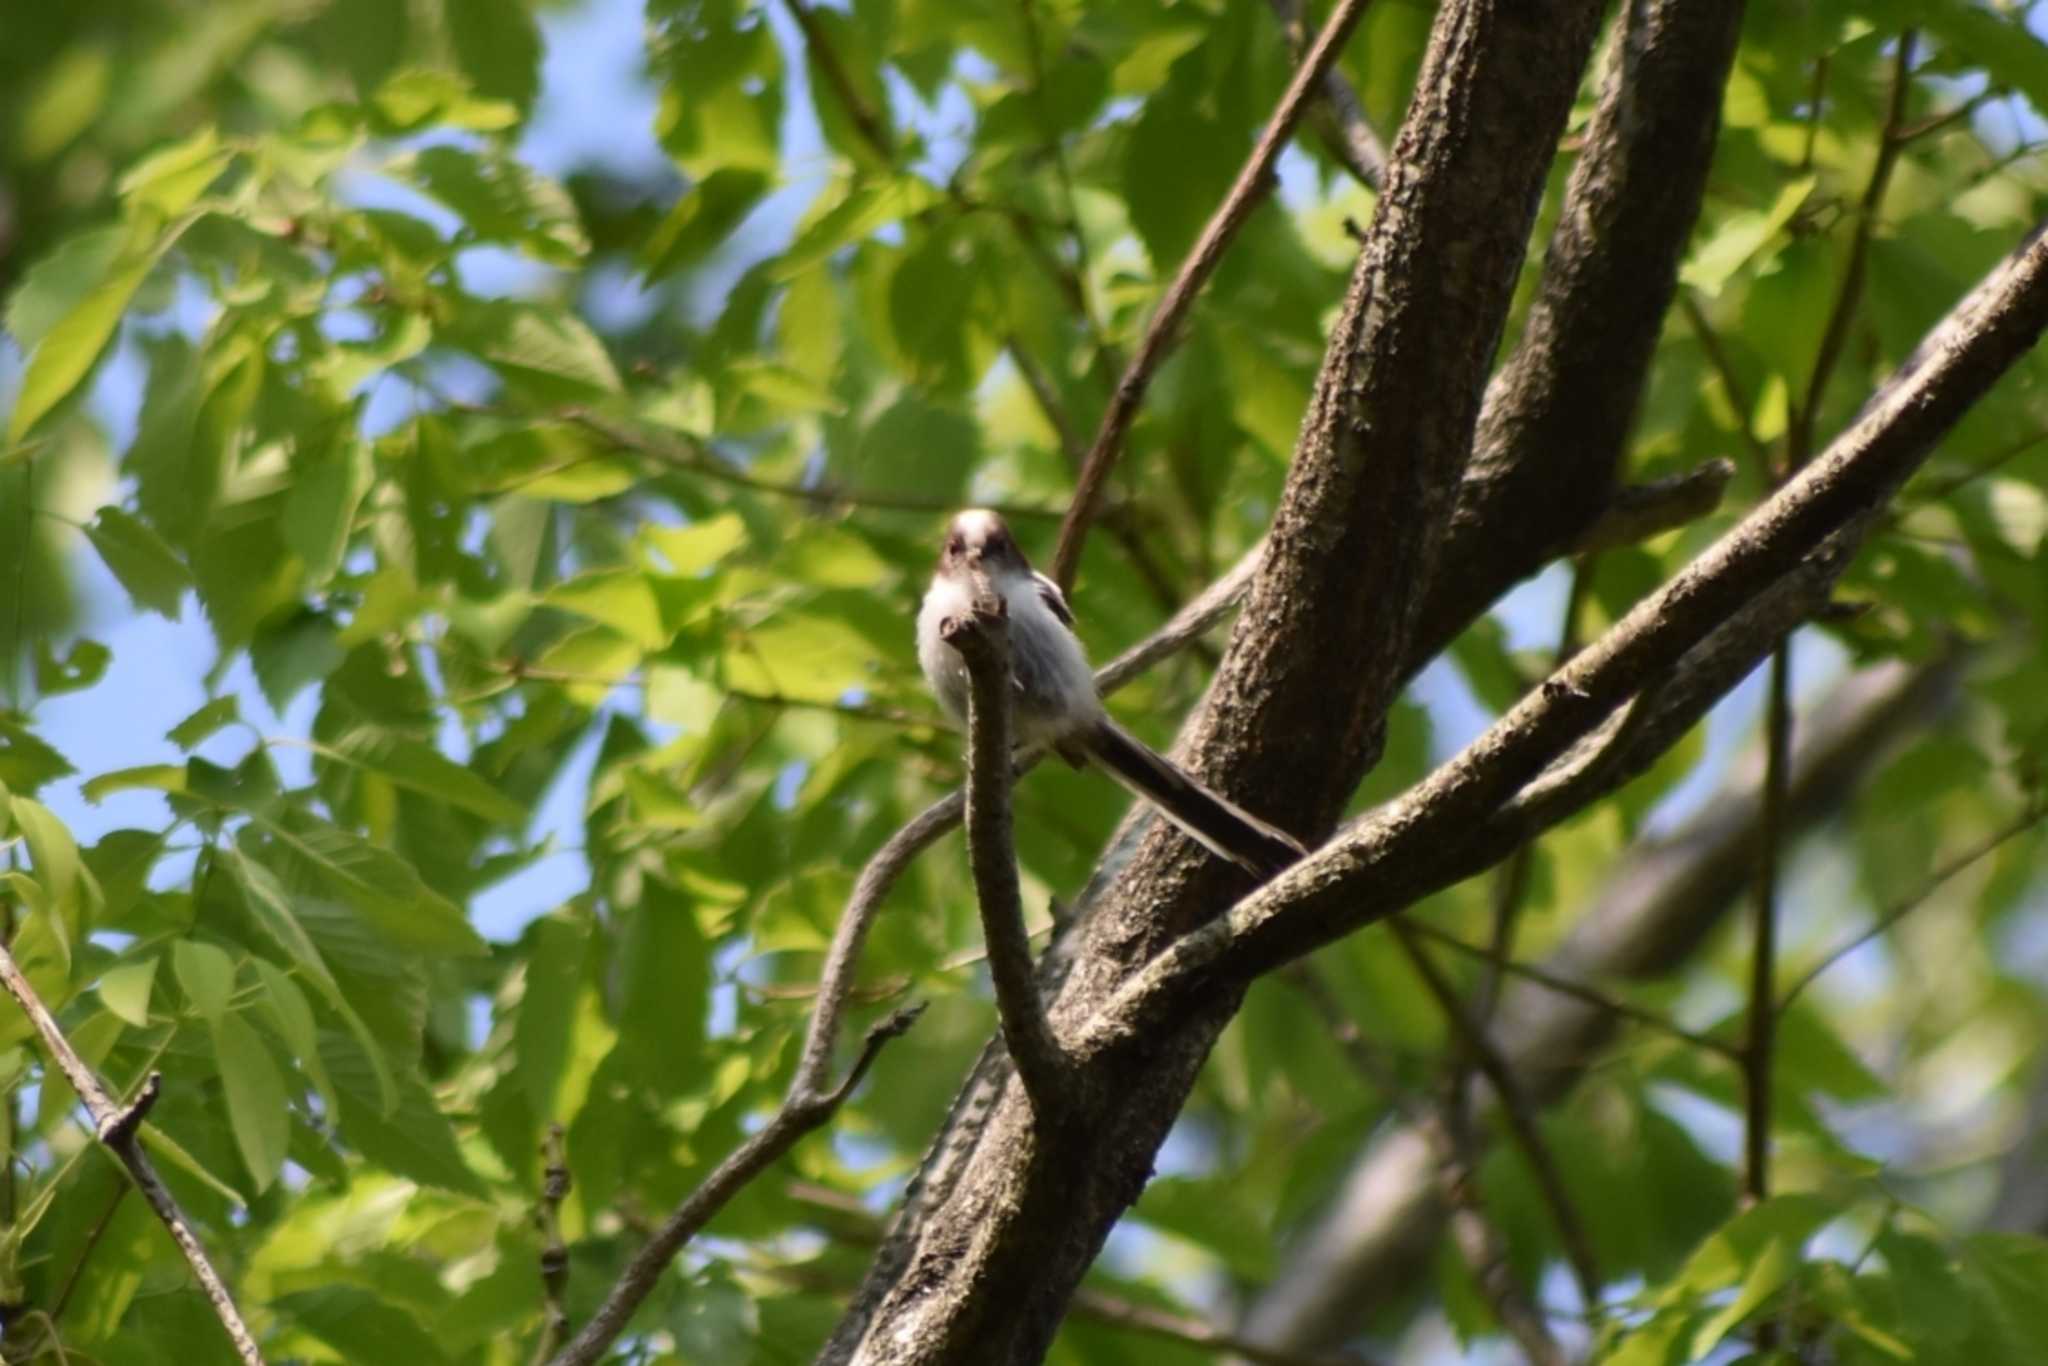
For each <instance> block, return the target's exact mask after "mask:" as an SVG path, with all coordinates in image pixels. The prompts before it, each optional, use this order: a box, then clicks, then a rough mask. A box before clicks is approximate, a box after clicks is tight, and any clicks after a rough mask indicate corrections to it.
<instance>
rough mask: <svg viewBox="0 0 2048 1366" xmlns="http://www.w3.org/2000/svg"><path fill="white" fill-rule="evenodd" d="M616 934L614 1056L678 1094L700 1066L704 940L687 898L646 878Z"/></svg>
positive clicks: (707, 963)
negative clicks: (617, 980)
mask: <svg viewBox="0 0 2048 1366" xmlns="http://www.w3.org/2000/svg"><path fill="white" fill-rule="evenodd" d="M623 936H624V939H623V944H622V946H621V949H620V953H619V962H620V964H621V967H622V980H621V981H620V983H619V993H620V999H619V1043H618V1048H619V1051H620V1054H621V1060H622V1061H623V1062H625V1063H626V1065H627V1066H628V1067H630V1068H631V1069H632V1070H633V1072H634V1073H635V1074H636V1075H637V1076H639V1077H640V1078H641V1080H642V1081H643V1082H644V1083H645V1084H646V1085H648V1086H649V1087H651V1088H652V1089H653V1090H654V1092H655V1094H657V1095H675V1094H679V1093H680V1092H682V1090H683V1089H684V1088H685V1087H687V1086H688V1085H689V1084H690V1082H691V1080H692V1079H693V1078H695V1077H697V1076H699V1075H701V1073H702V1071H703V1067H704V1060H703V1050H704V1021H705V1016H706V1010H707V1007H708V1005H709V1001H710V991H711V945H710V942H709V941H708V940H707V939H705V937H704V935H703V932H702V931H701V930H700V929H699V928H698V926H697V917H696V914H695V912H694V910H693V909H692V907H691V905H690V902H689V899H688V898H687V897H685V896H684V895H683V894H682V893H680V892H678V891H676V890H675V889H674V888H672V887H670V886H668V885H667V884H666V883H663V882H659V881H657V880H655V879H653V878H649V879H647V880H646V881H645V882H643V883H642V884H641V890H640V899H639V903H638V904H637V905H635V906H634V907H633V909H632V911H631V912H630V914H629V915H628V917H627V920H626V924H625V928H624V931H623Z"/></svg>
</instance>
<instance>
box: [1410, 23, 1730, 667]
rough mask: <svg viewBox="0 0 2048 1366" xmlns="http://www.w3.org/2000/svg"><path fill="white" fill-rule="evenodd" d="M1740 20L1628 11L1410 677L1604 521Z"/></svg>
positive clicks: (1470, 477)
mask: <svg viewBox="0 0 2048 1366" xmlns="http://www.w3.org/2000/svg"><path fill="white" fill-rule="evenodd" d="M1742 9H1743V7H1742V4H1741V3H1740V0H1630V2H1629V3H1628V4H1626V5H1625V6H1624V7H1623V10H1622V14H1621V16H1620V20H1619V23H1618V27H1617V31H1616V34H1615V38H1614V43H1613V51H1612V54H1611V56H1610V58H1609V60H1608V63H1607V71H1606V74H1605V76H1604V77H1603V80H1602V85H1601V91H1600V105H1599V108H1598V109H1597V110H1596V111H1595V112H1594V116H1593V121H1592V123H1591V124H1590V126H1589V127H1588V128H1587V130H1586V140H1585V146H1584V148H1583V149H1582V150H1581V151H1580V153H1579V160H1578V164H1577V165H1576V166H1574V167H1573V168H1572V176H1571V180H1570V182H1569V184H1568V185H1567V186H1566V190H1565V199H1564V204H1563V207H1562V211H1561V212H1560V214H1559V217H1558V222H1557V227H1556V229H1555V231H1554V232H1553V234H1552V236H1551V241H1550V247H1549V250H1548V252H1547V253H1546V255H1545V257H1544V263H1543V276H1542V279H1541V281H1540V282H1539V283H1538V286H1537V292H1536V298H1535V301H1534V303H1533V304H1531V306H1530V309H1529V317H1528V321H1527V322H1526V323H1525V324H1524V325H1523V328H1522V334H1521V337H1520V339H1519V340H1518V341H1517V343H1516V345H1515V350H1514V353H1513V354H1512V355H1511V356H1510V357H1509V358H1508V360H1507V362H1506V363H1505V364H1504V365H1502V366H1501V368H1500V371H1499V373H1498V374H1496V375H1495V376H1494V379H1493V382H1492V384H1491V385H1489V386H1488V388H1487V393H1486V406H1485V408H1484V410H1483V412H1482V414H1481V416H1480V420H1479V433H1478V437H1477V440H1476V441H1475V443H1474V448H1473V453H1472V463H1471V467H1470V469H1468V470H1467V471H1466V474H1465V481H1464V484H1463V486H1462V487H1461V488H1460V489H1459V491H1458V503H1457V511H1456V513H1455V515H1454V516H1453V517H1452V519H1451V527H1450V534H1449V539H1448V541H1447V543H1446V545H1445V547H1444V555H1443V565H1442V568H1441V570H1440V571H1439V573H1438V574H1437V577H1436V579H1435V580H1434V581H1433V582H1432V583H1431V585H1430V592H1429V602H1428V605H1427V606H1426V607H1425V608H1424V611H1423V615H1422V626H1421V628H1420V630H1419V632H1418V634H1417V637H1416V640H1415V642H1414V644H1413V646H1412V647H1411V651H1410V656H1409V665H1410V668H1411V669H1419V668H1420V667H1421V666H1422V665H1424V664H1426V663H1428V662H1429V660H1430V659H1432V658H1434V657H1435V655H1436V654H1437V652H1438V651H1440V650H1442V649H1443V647H1444V646H1446V645H1448V644H1450V642H1451V641H1452V640H1453V639H1454V638H1456V636H1457V634H1458V632H1460V631H1462V630H1464V628H1465V627H1466V626H1467V625H1468V624H1469V623H1470V622H1471V621H1472V619H1473V618H1474V617H1476V616H1478V615H1479V614H1480V613H1481V612H1484V611H1485V610H1486V609H1487V608H1488V607H1489V606H1491V605H1492V603H1493V601H1494V600H1495V599H1496V598H1498V597H1499V596H1500V595H1501V593H1502V592H1504V591H1505V590H1506V589H1507V588H1509V587H1510V586H1511V585H1513V584H1514V583H1516V582H1517V581H1519V580H1520V579H1522V578H1525V577H1527V576H1528V575H1529V574H1532V573H1534V572H1535V571H1536V570H1538V569H1540V568H1541V567H1542V566H1543V565H1544V564H1545V563H1547V562H1548V561H1549V560H1551V559H1553V558H1555V557H1556V556H1557V555H1558V554H1559V553H1560V552H1561V551H1562V550H1563V549H1564V548H1565V547H1567V546H1569V545H1571V544H1572V543H1573V542H1574V541H1576V540H1577V539H1578V537H1579V536H1580V535H1581V534H1582V533H1583V532H1585V531H1586V530H1587V529H1588V528H1589V527H1591V526H1592V525H1593V523H1594V522H1595V521H1596V520H1597V519H1598V518H1599V516H1600V514H1601V513H1602V512H1603V511H1604V510H1605V508H1606V506H1607V503H1608V499H1609V498H1610V496H1611V495H1612V493H1613V490H1614V488H1615V483H1616V476H1617V471H1618V470H1619V468H1620V464H1621V458H1622V455H1623V453H1624V450H1625V446H1626V441H1627V437H1628V433H1629V428H1630V426H1631V425H1632V424H1633V422H1634V420H1635V413H1636V405H1637V402H1638V401H1639V399H1640V397H1641V394H1642V388H1643V380H1644V378H1645V376H1646V375H1647V374H1648V373H1649V367H1650V358H1651V356H1652V355H1653V354H1654V353H1655V351H1656V345H1657V335H1658V332H1659V330H1660V329H1661V328H1662V326H1663V321H1664V311H1665V309H1666V307H1667V306H1668V305H1669V304H1670V302H1671V295H1672V291H1673V289H1674V288H1675V287H1676V284H1677V280H1678V265H1679V261H1680V259H1681V258H1682V257H1683V255H1684V252H1685V244H1686V241H1687V239H1688V238H1689V237H1690V236H1691V233H1692V225H1693V221H1694V220H1695V219H1696V218H1697V217H1698V216H1699V208H1700V198H1701V195H1702V194H1703V193H1704V191H1705V188H1706V183H1707V168H1708V165H1709V163H1710V162H1711V161H1712V159H1713V152H1714V141H1715V136H1716V134H1717V132H1718V130H1719V128H1720V122H1721V87H1722V86H1723V85H1724V84H1725V83H1726V81H1727V78H1728V67H1729V64H1730V63H1731V62H1732V61H1733V60H1734V58H1735V43H1736V38H1737V36H1738V34H1739V32H1740V29H1741V27H1742ZM1708 454H1711V452H1708Z"/></svg>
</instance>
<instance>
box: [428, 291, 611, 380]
mask: <svg viewBox="0 0 2048 1366" xmlns="http://www.w3.org/2000/svg"><path fill="white" fill-rule="evenodd" d="M442 336H443V338H444V339H445V340H446V341H448V342H449V343H451V344H453V345H456V346H460V347H462V348H463V349H464V350H466V351H470V352H472V353H474V354H475V355H476V356H477V357H478V359H480V360H484V361H487V362H489V363H490V364H491V365H493V366H495V367H497V369H498V371H499V372H500V373H501V374H503V375H504V377H505V380H506V382H507V383H508V384H512V385H514V386H516V387H519V388H522V389H525V390H526V391H527V392H528V393H529V395H531V396H532V397H534V398H535V399H537V400H539V401H541V402H544V403H574V402H579V401H582V400H587V399H590V398H595V397H599V396H602V395H605V394H616V393H618V392H619V391H620V388H621V387H622V386H621V385H620V383H619V372H618V370H617V369H616V368H614V367H613V365H612V358H611V355H610V353H608V352H607V351H606V350H605V348H604V343H603V342H601V341H599V340H598V337H597V334H596V333H595V332H592V331H591V330H590V327H589V325H588V324H586V323H585V322H584V321H583V320H582V319H580V318H578V317H577V316H576V315H575V314H573V313H571V312H569V311H568V310H567V309H565V308H557V307H550V306H547V305H543V304H530V303H517V302H509V301H504V300H493V301H490V302H488V303H483V302H477V301H473V300H472V301H467V302H465V303H464V304H463V305H462V308H461V311H460V312H458V313H457V314H456V316H455V317H454V318H452V319H451V320H450V321H449V322H448V323H447V325H446V326H445V327H443V329H442Z"/></svg>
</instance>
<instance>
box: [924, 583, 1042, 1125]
mask: <svg viewBox="0 0 2048 1366" xmlns="http://www.w3.org/2000/svg"><path fill="white" fill-rule="evenodd" d="M975 579H976V583H975V594H974V598H973V610H972V611H971V612H968V613H966V614H963V615H961V616H958V617H954V618H951V619H949V620H947V621H945V622H943V623H941V624H940V627H939V637H940V639H942V640H943V641H945V643H946V644H948V645H950V646H951V647H952V648H953V649H954V650H955V651H957V652H958V653H959V655H960V658H961V661H962V662H963V663H965V664H966V666H967V680H968V694H967V855H968V862H969V865H970V866H971V867H972V868H973V871H974V891H975V897H976V900H977V901H979V902H980V905H981V929H982V938H983V940H984V941H985V942H986V943H987V945H988V967H989V979H990V980H991V981H992V982H993V983H994V985H995V992H996V1014H997V1017H998V1018H999V1020H1000V1021H1001V1023H1002V1030H1003V1042H1004V1044H1005V1045H1007V1046H1008V1048H1009V1050H1010V1060H1011V1061H1012V1062H1014V1063H1015V1064H1016V1067H1017V1076H1018V1079H1019V1080H1021V1081H1022V1082H1023V1083H1024V1093H1025V1094H1026V1095H1027V1096H1028V1097H1030V1100H1031V1106H1032V1110H1033V1113H1034V1114H1036V1115H1037V1116H1038V1118H1039V1120H1040V1122H1041V1123H1043V1122H1045V1121H1046V1120H1048V1119H1050V1118H1051V1117H1052V1116H1054V1115H1056V1114H1057V1113H1059V1111H1058V1107H1059V1106H1060V1105H1061V1103H1062V1099H1063V1097H1064V1096H1065V1095H1066V1093H1067V1091H1068V1089H1069V1088H1068V1086H1067V1078H1068V1073H1069V1072H1070V1071H1071V1068H1070V1066H1069V1064H1068V1062H1067V1060H1066V1058H1065V1056H1064V1055H1063V1054H1062V1052H1061V1050H1060V1046H1059V1041H1058V1040H1057V1039H1055V1038H1054V1037H1053V1033H1052V1027H1051V1026H1050V1025H1049V1024H1047V1023H1046V1018H1045V1004H1044V1002H1043V1001H1041V1000H1040V999H1039V995H1038V983H1037V981H1036V979H1035V977H1034V975H1033V972H1032V962H1031V940H1030V937H1029V936H1028V935H1026V934H1025V932H1024V899H1023V896H1022V895H1021V893H1020V892H1019V890H1018V887H1017V853H1016V846H1015V842H1014V838H1013V834H1012V831H1011V826H1010V776H1011V775H1010V722H1011V717H1010V705H1011V704H1010V694H1011V692H1012V691H1013V690H1014V684H1013V682H1012V677H1013V676H1012V674H1011V672H1010V625H1009V620H1008V614H1007V612H1006V610H1005V607H1004V603H1003V599H1002V596H1001V595H1000V594H999V593H997V592H996V591H995V589H994V588H993V587H991V586H990V585H989V583H988V581H987V579H986V577H985V576H984V575H982V574H979V573H977V574H976V575H975Z"/></svg>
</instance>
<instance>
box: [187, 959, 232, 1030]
mask: <svg viewBox="0 0 2048 1366" xmlns="http://www.w3.org/2000/svg"><path fill="white" fill-rule="evenodd" d="M171 967H172V968H173V969H174V970H175V971H176V973H177V977H178V986H179V987H180V988H181V989H183V991H184V993H185V995H186V997H187V998H188V999H189V1000H190V1001H191V1002H192V1008H193V1009H194V1010H197V1011H198V1012H199V1013H200V1014H201V1015H202V1016H204V1017H205V1018H206V1020H207V1021H208V1022H209V1023H212V1022H215V1021H218V1020H219V1019H220V1017H221V1016H222V1015H224V1014H226V1013H227V1009H228V1004H229V1002H230V1001H231V1000H232V999H233V997H234V994H235V960H234V959H232V958H230V957H228V955H227V952H226V951H225V950H223V949H220V948H218V947H216V946H214V945H212V944H208V943H205V942H204V941H202V940H197V939H180V940H179V941H178V942H177V943H176V944H174V945H172V947H171Z"/></svg>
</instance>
